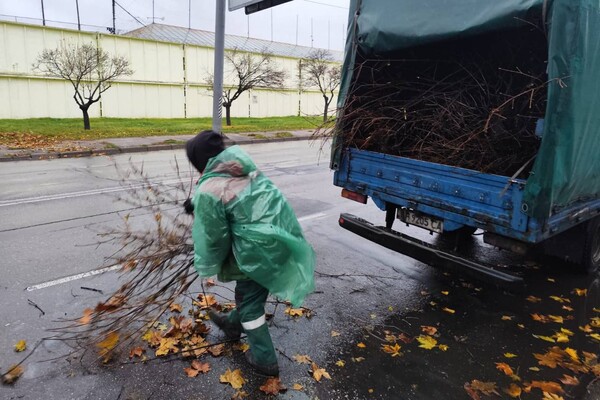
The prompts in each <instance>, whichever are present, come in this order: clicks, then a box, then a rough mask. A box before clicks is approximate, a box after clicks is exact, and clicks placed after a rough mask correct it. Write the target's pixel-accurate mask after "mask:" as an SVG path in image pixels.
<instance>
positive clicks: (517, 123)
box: [339, 26, 548, 176]
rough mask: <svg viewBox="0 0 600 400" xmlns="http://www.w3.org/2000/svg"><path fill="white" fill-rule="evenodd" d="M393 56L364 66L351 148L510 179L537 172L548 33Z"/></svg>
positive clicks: (357, 81)
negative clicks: (516, 175) (536, 157)
mask: <svg viewBox="0 0 600 400" xmlns="http://www.w3.org/2000/svg"><path fill="white" fill-rule="evenodd" d="M392 56H397V57H395V58H392V57H389V58H386V59H373V58H369V59H364V60H360V61H359V63H358V67H357V68H356V70H355V75H354V79H353V84H352V86H351V88H350V92H349V95H348V99H347V101H346V103H345V106H344V108H343V109H342V110H341V111H342V113H341V115H342V118H343V124H341V125H340V126H342V129H341V130H340V132H339V133H340V134H341V135H342V136H343V139H344V142H345V143H346V144H347V145H349V146H355V147H358V148H360V149H363V150H376V151H378V152H383V153H387V154H392V155H398V156H403V157H409V158H413V159H418V160H423V161H431V162H436V163H441V164H446V165H453V166H457V167H463V168H468V169H473V170H477V171H481V172H486V173H493V174H499V175H506V176H512V175H513V174H515V173H517V172H519V173H526V172H527V171H528V170H529V168H530V166H531V165H532V164H533V163H532V162H531V161H532V159H533V158H534V157H535V155H536V153H537V151H538V148H539V143H540V137H539V133H540V131H541V130H540V126H541V124H542V121H540V119H541V118H543V116H544V113H545V108H546V99H547V84H548V81H547V75H546V65H547V38H546V36H545V33H544V32H543V30H541V28H537V27H533V26H528V27H527V28H521V29H517V30H513V31H502V32H495V33H492V34H487V35H482V36H477V37H475V38H468V39H462V40H454V41H448V42H443V43H435V44H433V45H425V46H421V47H418V48H411V49H405V50H403V51H402V52H400V53H398V54H394V55H392ZM536 131H537V133H538V134H536Z"/></svg>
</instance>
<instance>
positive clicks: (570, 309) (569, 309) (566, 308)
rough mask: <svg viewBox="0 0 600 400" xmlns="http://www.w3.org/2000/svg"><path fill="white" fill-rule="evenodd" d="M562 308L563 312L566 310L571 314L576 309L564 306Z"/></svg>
mask: <svg viewBox="0 0 600 400" xmlns="http://www.w3.org/2000/svg"><path fill="white" fill-rule="evenodd" d="M561 308H562V309H563V310H566V311H569V312H571V311H575V309H574V308H573V307H569V306H562V307H561Z"/></svg>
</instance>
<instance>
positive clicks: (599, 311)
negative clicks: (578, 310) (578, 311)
mask: <svg viewBox="0 0 600 400" xmlns="http://www.w3.org/2000/svg"><path fill="white" fill-rule="evenodd" d="M592 310H593V311H594V312H597V313H600V308H596V307H594V308H592Z"/></svg>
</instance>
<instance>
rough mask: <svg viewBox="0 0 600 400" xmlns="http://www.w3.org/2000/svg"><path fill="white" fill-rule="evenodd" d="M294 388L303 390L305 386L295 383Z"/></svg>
mask: <svg viewBox="0 0 600 400" xmlns="http://www.w3.org/2000/svg"><path fill="white" fill-rule="evenodd" d="M292 389H294V390H303V389H304V386H302V385H301V384H299V383H294V385H293V386H292Z"/></svg>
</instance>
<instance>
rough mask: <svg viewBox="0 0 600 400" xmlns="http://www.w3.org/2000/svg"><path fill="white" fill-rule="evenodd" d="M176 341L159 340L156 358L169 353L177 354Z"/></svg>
mask: <svg viewBox="0 0 600 400" xmlns="http://www.w3.org/2000/svg"><path fill="white" fill-rule="evenodd" d="M177 343H178V340H177V339H175V338H162V339H161V340H160V345H159V346H158V349H156V356H157V357H159V356H166V355H167V354H169V353H177V351H178V348H177Z"/></svg>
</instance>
